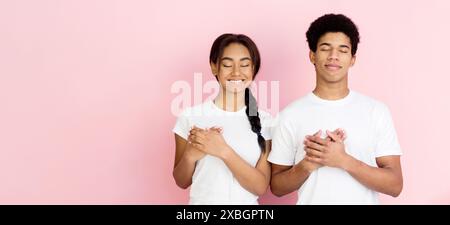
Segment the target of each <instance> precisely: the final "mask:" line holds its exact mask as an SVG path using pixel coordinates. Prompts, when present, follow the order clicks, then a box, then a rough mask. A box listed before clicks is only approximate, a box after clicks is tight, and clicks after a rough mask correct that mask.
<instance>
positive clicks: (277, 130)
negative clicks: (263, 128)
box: [267, 117, 297, 166]
mask: <svg viewBox="0 0 450 225" xmlns="http://www.w3.org/2000/svg"><path fill="white" fill-rule="evenodd" d="M273 124H274V126H275V127H274V128H273V137H272V150H271V151H270V154H269V157H268V159H267V160H268V161H269V162H271V163H274V164H278V165H284V166H291V165H294V164H295V153H296V148H297V145H296V144H295V143H296V138H295V130H294V129H293V128H292V124H290V123H289V121H286V120H283V119H280V117H277V118H276V119H274V121H273Z"/></svg>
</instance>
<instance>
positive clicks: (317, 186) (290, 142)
mask: <svg viewBox="0 0 450 225" xmlns="http://www.w3.org/2000/svg"><path fill="white" fill-rule="evenodd" d="M337 128H342V129H344V130H345V132H346V134H347V138H346V140H345V141H344V144H345V151H346V152H347V153H348V154H350V155H351V156H353V157H354V158H356V159H358V160H360V161H362V162H364V163H366V164H368V165H370V166H374V167H376V166H377V164H376V158H377V157H381V156H388V155H401V154H402V151H401V148H400V145H399V143H398V140H397V134H396V131H395V128H394V125H393V122H392V119H391V115H390V112H389V110H388V108H387V107H386V106H385V105H384V104H383V103H381V102H379V101H376V100H374V99H372V98H369V97H367V96H364V95H362V94H359V93H357V92H354V91H350V92H349V94H348V95H347V96H346V97H345V98H343V99H339V100H324V99H321V98H319V97H318V96H316V95H314V94H313V93H310V94H308V95H306V96H305V97H303V98H301V99H299V100H297V101H295V102H293V103H291V104H290V105H289V106H287V107H286V108H285V109H284V110H283V111H282V112H281V113H280V114H279V117H278V118H277V126H276V128H275V129H274V133H273V138H272V151H271V152H270V154H269V158H268V160H269V161H270V162H272V163H274V164H278V165H285V166H292V165H295V164H297V163H298V162H300V161H301V160H302V159H303V158H304V156H305V151H304V149H303V148H304V144H303V140H304V139H305V136H306V135H313V134H314V133H316V132H317V131H318V130H322V138H325V137H326V133H325V131H326V130H329V131H334V130H335V129H337ZM297 204H378V193H377V192H376V191H374V190H371V189H369V188H367V187H365V186H364V185H362V184H361V183H360V182H358V181H357V180H356V179H354V178H353V177H352V176H351V175H350V174H348V173H347V172H346V171H344V170H342V169H338V168H332V167H326V166H324V167H321V168H319V169H317V170H315V171H313V172H312V173H311V174H310V176H309V177H308V178H307V180H306V181H305V182H304V184H303V185H302V186H301V187H300V189H299V190H298V202H297Z"/></svg>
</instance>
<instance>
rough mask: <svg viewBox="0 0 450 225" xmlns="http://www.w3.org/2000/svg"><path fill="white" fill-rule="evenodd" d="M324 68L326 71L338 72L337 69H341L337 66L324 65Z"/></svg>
mask: <svg viewBox="0 0 450 225" xmlns="http://www.w3.org/2000/svg"><path fill="white" fill-rule="evenodd" d="M325 67H326V68H327V69H328V70H339V69H341V68H342V66H339V65H325Z"/></svg>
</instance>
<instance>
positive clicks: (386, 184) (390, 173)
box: [343, 156, 403, 197]
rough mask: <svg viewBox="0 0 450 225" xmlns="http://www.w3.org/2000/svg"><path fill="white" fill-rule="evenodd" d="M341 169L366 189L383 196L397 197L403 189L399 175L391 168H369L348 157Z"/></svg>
mask: <svg viewBox="0 0 450 225" xmlns="http://www.w3.org/2000/svg"><path fill="white" fill-rule="evenodd" d="M343 169H344V170H346V171H347V172H348V173H349V174H350V175H351V176H352V177H353V178H355V179H356V180H358V181H359V182H360V183H362V184H363V185H365V186H366V187H368V188H370V189H372V190H375V191H377V192H381V193H383V194H387V195H390V196H393V197H397V196H398V195H399V194H400V192H401V190H402V188H403V181H402V177H401V175H400V176H399V175H398V174H396V173H395V171H394V170H393V169H392V168H379V167H373V166H369V165H367V164H365V163H364V162H362V161H360V160H357V159H355V158H353V157H351V156H349V157H348V159H347V161H346V163H345V165H344V167H343Z"/></svg>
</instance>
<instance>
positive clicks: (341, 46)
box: [319, 42, 350, 49]
mask: <svg viewBox="0 0 450 225" xmlns="http://www.w3.org/2000/svg"><path fill="white" fill-rule="evenodd" d="M323 45H324V46H328V47H330V46H331V44H330V43H326V42H325V43H322V44H320V45H319V47H320V46H323ZM339 48H348V49H350V46H348V45H339Z"/></svg>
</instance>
